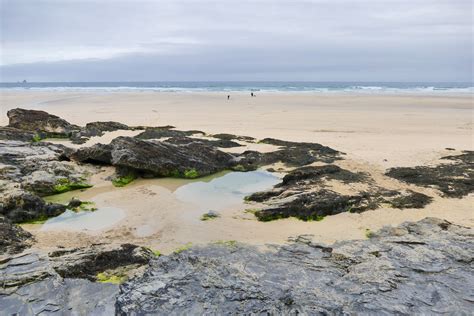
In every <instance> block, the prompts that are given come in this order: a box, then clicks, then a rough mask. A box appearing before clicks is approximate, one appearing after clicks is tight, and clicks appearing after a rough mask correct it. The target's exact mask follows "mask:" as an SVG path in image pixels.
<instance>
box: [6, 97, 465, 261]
mask: <svg viewBox="0 0 474 316" xmlns="http://www.w3.org/2000/svg"><path fill="white" fill-rule="evenodd" d="M225 95H226V94H223V93H214V94H210V93H202V94H201V93H192V94H191V93H180V94H178V93H154V92H133V93H131V92H113V93H106V92H94V93H91V92H35V91H29V92H18V91H15V92H13V91H9V92H5V91H3V92H1V100H0V101H1V104H2V108H1V111H2V113H1V114H2V120H3V121H1V124H2V125H4V124H6V121H5V117H6V116H5V114H6V111H7V110H8V109H10V108H14V107H24V108H34V109H43V110H46V111H48V112H50V113H53V114H56V115H59V116H61V117H63V118H65V119H66V120H68V121H70V122H71V123H75V124H79V125H83V124H85V123H87V122H91V121H97V120H115V121H119V122H123V123H126V124H129V125H150V126H163V125H173V126H176V127H177V128H179V129H199V130H203V131H204V132H206V133H223V132H225V133H233V134H238V135H247V136H253V137H256V138H264V137H273V138H281V139H285V140H293V141H311V142H318V143H321V144H323V145H327V146H330V147H332V148H335V149H337V150H341V151H343V152H345V153H346V154H347V155H346V157H345V160H343V161H340V162H337V164H338V165H340V166H341V167H344V168H347V169H349V170H351V171H363V172H368V173H369V174H370V175H371V176H372V177H373V178H374V179H375V181H376V182H377V184H380V185H384V186H385V187H388V188H394V189H397V188H407V187H409V188H410V187H411V188H414V187H413V186H408V185H405V184H402V183H400V182H398V181H396V180H393V179H390V178H387V177H385V176H383V173H384V171H385V170H386V168H389V167H395V166H415V165H426V164H432V163H437V162H438V161H439V158H440V157H442V156H445V155H448V154H455V153H459V152H460V150H473V147H474V145H473V134H472V127H473V110H472V99H471V98H470V97H466V96H450V97H448V96H365V95H356V96H349V95H321V94H302V93H301V94H279V93H274V94H268V95H264V94H259V95H258V96H257V97H256V98H250V97H249V96H247V95H243V94H233V95H232V97H231V100H230V101H227V100H226V99H225ZM118 134H120V133H118ZM118 134H117V133H116V134H107V135H105V137H104V138H103V139H102V140H101V141H102V142H107V141H110V139H112V138H113V136H116V135H118ZM89 144H90V143H89ZM249 146H251V147H252V149H257V150H258V148H255V147H258V146H256V145H249ZM446 147H450V148H455V149H456V150H455V151H448V150H446V149H445V148H446ZM261 150H262V151H263V150H265V151H268V150H272V148H268V147H267V148H264V147H262V148H261ZM111 172H112V171H111V169H110V168H105V170H104V171H103V172H102V173H99V174H97V175H95V176H94V179H93V180H92V182H93V183H94V184H95V187H94V188H92V189H89V190H86V191H84V192H73V193H68V194H70V195H71V196H77V197H79V198H81V199H84V200H92V201H94V202H95V203H96V205H97V206H98V207H107V206H109V207H117V208H120V209H123V210H124V211H125V213H126V218H125V219H123V220H121V221H119V222H118V223H117V224H115V225H114V226H113V227H112V228H107V229H104V230H100V231H95V232H82V233H74V232H54V231H38V227H36V226H38V225H36V226H35V225H28V226H27V227H26V228H28V229H29V230H31V231H33V232H34V234H35V236H36V238H37V240H38V244H37V246H38V247H41V248H49V247H56V246H79V245H86V244H89V243H96V242H103V241H107V242H117V243H123V242H133V243H137V244H142V245H146V246H148V247H151V248H153V249H158V250H160V251H163V252H169V251H172V250H173V249H176V248H177V247H179V246H180V245H183V244H186V243H189V242H191V243H193V244H199V243H206V242H212V241H219V240H238V241H242V242H247V243H252V244H257V245H261V244H264V243H283V242H285V241H286V240H287V238H288V237H289V236H296V235H299V234H313V235H315V237H316V238H317V239H318V240H319V241H321V242H324V243H331V242H334V241H337V240H343V239H355V238H365V233H366V229H370V230H377V229H378V228H380V227H382V226H384V225H397V224H399V223H401V222H404V221H407V220H418V219H422V218H424V217H427V216H434V217H439V218H444V219H447V220H449V221H452V222H455V223H457V224H461V225H465V226H470V227H472V226H474V218H473V211H472V210H473V205H474V198H473V196H472V195H470V196H467V197H465V198H462V199H446V198H441V197H439V196H438V195H437V193H436V192H435V191H434V190H432V189H427V188H418V187H417V188H416V190H417V191H419V192H422V193H425V194H428V195H430V196H434V197H435V201H434V202H433V203H431V204H430V205H428V206H427V207H426V208H425V209H421V210H415V209H406V210H398V209H391V208H381V209H378V210H375V211H368V212H364V213H362V214H351V213H344V214H339V215H335V216H329V217H326V218H325V219H324V220H323V221H320V222H303V221H300V220H297V219H285V220H277V221H273V222H268V223H262V222H258V221H256V220H255V219H254V217H253V215H252V214H250V213H246V212H244V210H245V209H246V208H252V207H255V206H252V205H250V206H249V205H246V204H244V203H243V202H242V203H237V204H235V205H231V206H229V207H228V208H227V209H225V210H220V212H221V214H222V216H221V217H220V218H217V219H213V220H209V221H200V220H199V217H200V215H202V210H200V209H199V210H198V211H193V212H189V209H190V208H189V205H188V204H187V203H183V202H182V201H180V200H179V199H177V198H176V196H175V194H174V193H173V192H174V191H175V190H176V189H177V188H178V187H180V186H182V185H183V184H185V183H184V182H185V181H186V180H177V179H158V180H157V179H146V180H139V181H136V182H135V183H132V184H131V185H129V186H126V187H124V188H114V187H113V186H112V185H111V183H110V181H108V180H107V177H108V176H109V175H110V174H111ZM176 181H178V182H176ZM180 181H181V182H180ZM331 185H332V189H334V190H336V191H341V192H342V190H346V191H347V190H349V191H351V190H352V189H351V188H347V186H342V185H340V184H338V183H331ZM358 189H359V188H357V187H354V188H353V190H358ZM344 192H345V191H344ZM348 193H350V192H348Z"/></svg>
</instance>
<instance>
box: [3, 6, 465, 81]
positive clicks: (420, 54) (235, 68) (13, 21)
mask: <svg viewBox="0 0 474 316" xmlns="http://www.w3.org/2000/svg"><path fill="white" fill-rule="evenodd" d="M0 26H1V33H0V39H1V50H0V81H1V82H14V81H20V80H23V79H26V80H28V81H30V82H33V81H35V82H58V81H392V82H393V81H401V82H429V81H431V82H453V81H455V82H470V81H472V74H473V64H472V58H473V57H472V54H473V30H472V28H473V8H472V2H471V0H372V1H369V0H350V1H349V0H301V1H298V0H235V1H234V0H217V1H207V0H202V1H192V0H155V1H151V0H147V1H145V0H133V1H132V0H129V1H125V0H114V1H113V0H94V1H93V0H81V1H78V0H0Z"/></svg>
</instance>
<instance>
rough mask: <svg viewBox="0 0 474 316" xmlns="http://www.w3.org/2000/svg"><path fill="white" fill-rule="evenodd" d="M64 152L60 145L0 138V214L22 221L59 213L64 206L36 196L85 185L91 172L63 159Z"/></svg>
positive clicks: (64, 149) (64, 148) (65, 150)
mask: <svg viewBox="0 0 474 316" xmlns="http://www.w3.org/2000/svg"><path fill="white" fill-rule="evenodd" d="M66 152H68V150H67V149H66V147H64V146H61V145H54V144H50V143H29V142H20V141H1V140H0V215H4V216H5V217H7V218H9V219H10V220H12V221H13V222H22V221H30V220H38V219H45V218H46V217H48V216H56V215H58V214H60V213H62V212H63V211H64V209H65V207H64V206H60V205H53V204H46V203H45V202H44V201H43V200H42V199H41V198H39V197H38V196H37V195H39V196H44V195H49V194H55V193H60V192H65V191H68V190H72V189H77V188H84V187H87V186H89V185H88V184H87V183H86V182H85V179H86V177H87V174H88V173H90V172H92V170H91V167H81V166H77V165H76V164H74V163H72V162H69V161H64V157H63V156H64V155H65V153H66Z"/></svg>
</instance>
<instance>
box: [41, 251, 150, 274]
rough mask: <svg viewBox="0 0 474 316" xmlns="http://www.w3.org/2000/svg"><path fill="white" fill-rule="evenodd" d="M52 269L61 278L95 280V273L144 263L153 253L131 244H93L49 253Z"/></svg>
mask: <svg viewBox="0 0 474 316" xmlns="http://www.w3.org/2000/svg"><path fill="white" fill-rule="evenodd" d="M49 257H50V259H51V260H52V261H53V262H54V270H55V271H56V272H57V273H58V274H59V275H60V276H62V277H63V278H81V279H89V280H91V281H95V280H97V274H98V273H100V272H103V271H106V270H114V269H117V268H119V267H123V266H129V265H145V264H147V263H148V261H150V259H151V258H152V257H154V254H153V252H152V251H150V250H149V249H146V248H143V247H139V246H137V245H132V244H123V245H120V246H110V245H93V246H91V247H87V248H76V249H69V250H58V251H54V252H52V253H50V254H49Z"/></svg>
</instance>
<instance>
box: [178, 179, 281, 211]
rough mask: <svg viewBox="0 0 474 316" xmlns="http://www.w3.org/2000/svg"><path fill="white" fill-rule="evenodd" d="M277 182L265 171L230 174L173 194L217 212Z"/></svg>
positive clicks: (277, 180) (193, 184)
mask: <svg viewBox="0 0 474 316" xmlns="http://www.w3.org/2000/svg"><path fill="white" fill-rule="evenodd" d="M279 182H280V178H278V177H277V176H275V175H274V174H272V173H270V172H267V171H261V170H257V171H249V172H230V173H227V174H226V175H224V176H222V177H219V178H215V179H212V180H211V181H209V182H201V181H199V182H193V183H189V184H186V185H183V186H181V187H179V188H178V189H177V190H176V191H175V192H174V194H175V195H176V197H177V198H178V199H180V200H181V201H183V202H189V203H193V204H195V205H198V206H199V208H200V209H213V210H219V209H223V208H226V207H228V206H232V205H235V204H238V203H241V202H242V199H243V198H244V197H245V196H246V195H249V194H252V193H255V192H258V191H262V190H267V189H270V188H272V187H273V186H274V185H275V184H277V183H279Z"/></svg>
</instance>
